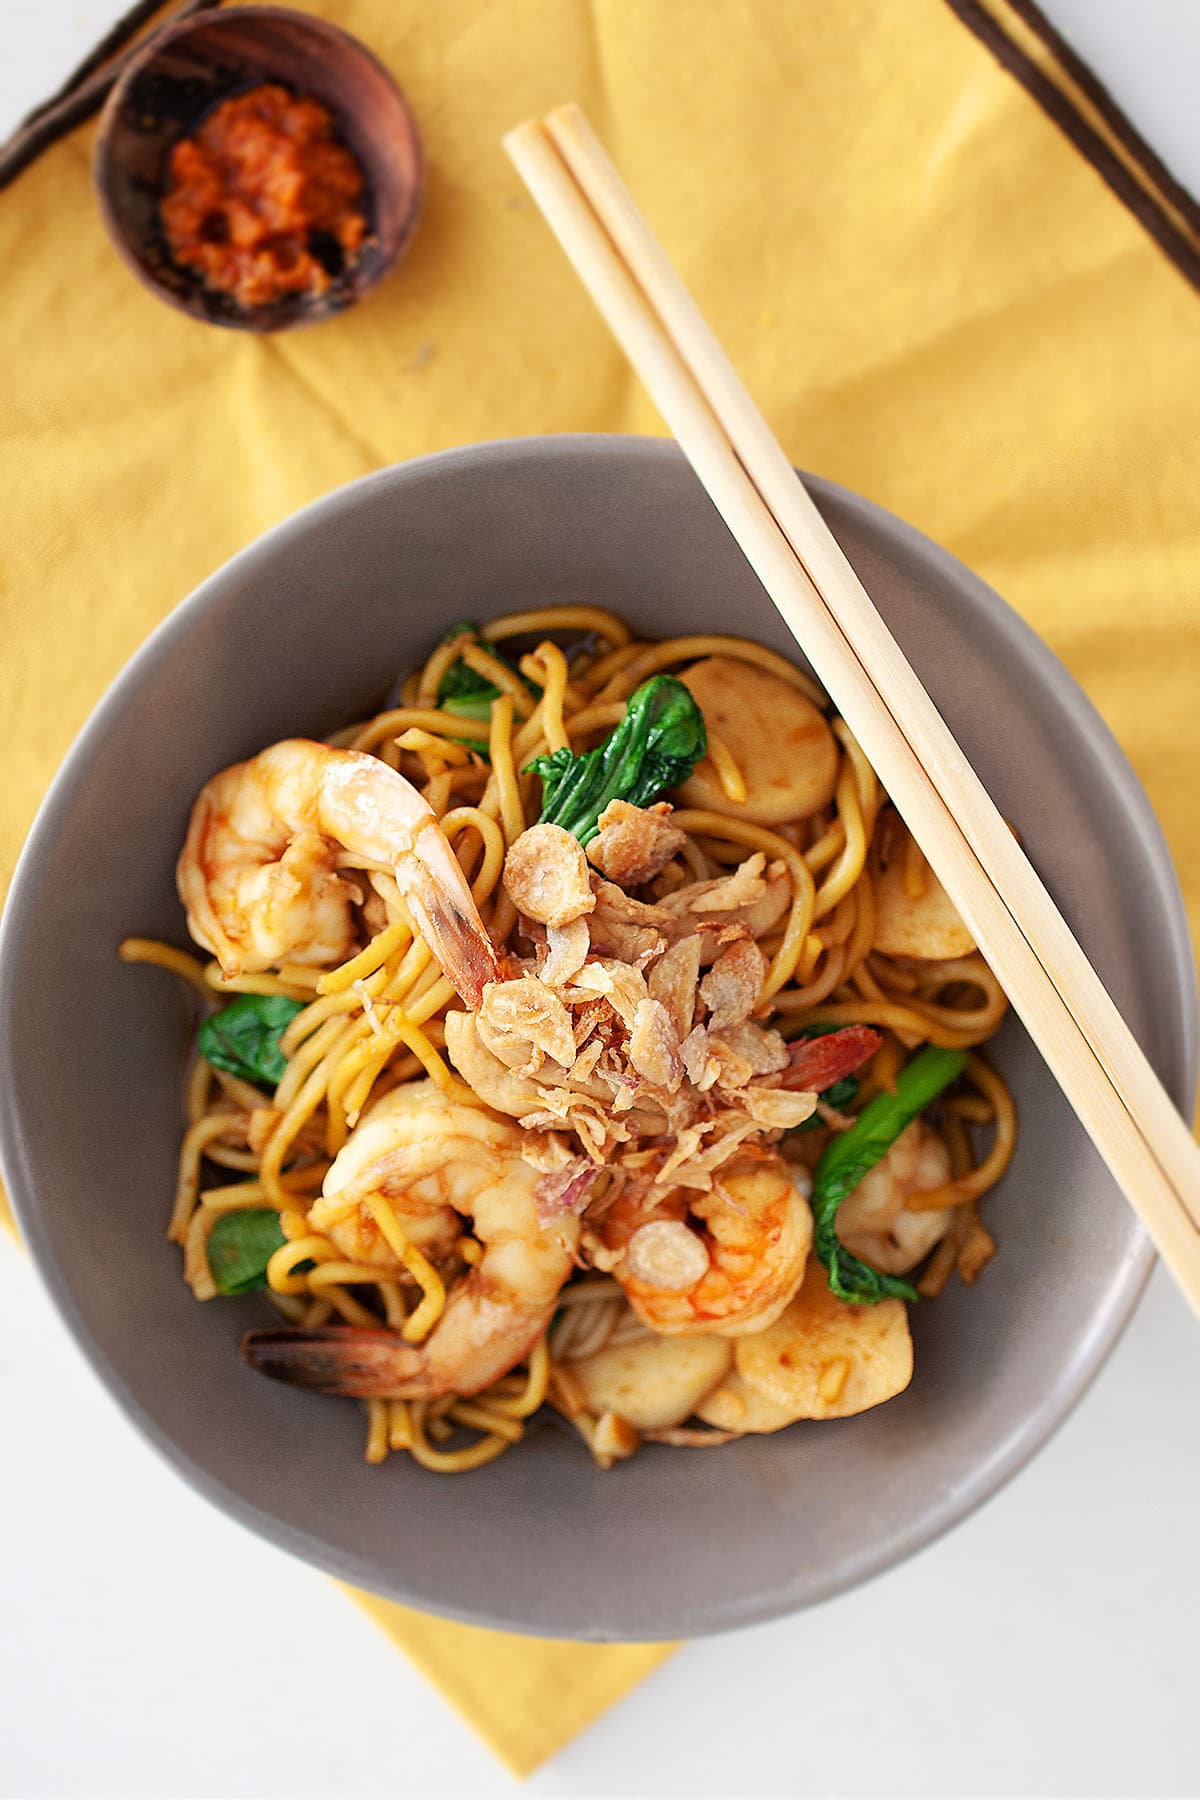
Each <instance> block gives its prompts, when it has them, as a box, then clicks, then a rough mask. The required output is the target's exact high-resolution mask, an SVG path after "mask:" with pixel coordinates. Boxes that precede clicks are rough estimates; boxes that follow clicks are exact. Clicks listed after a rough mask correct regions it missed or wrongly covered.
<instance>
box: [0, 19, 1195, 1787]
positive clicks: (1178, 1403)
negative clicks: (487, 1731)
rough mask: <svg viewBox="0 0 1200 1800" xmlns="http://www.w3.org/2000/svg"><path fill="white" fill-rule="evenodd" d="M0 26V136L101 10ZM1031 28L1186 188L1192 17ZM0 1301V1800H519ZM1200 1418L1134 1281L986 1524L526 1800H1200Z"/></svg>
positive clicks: (350, 1625)
mask: <svg viewBox="0 0 1200 1800" xmlns="http://www.w3.org/2000/svg"><path fill="white" fill-rule="evenodd" d="M657 3H660V4H665V3H666V0H657ZM760 3H766V0H760ZM878 3H879V4H890V5H900V4H910V0H878ZM6 6H7V7H9V8H12V10H13V13H14V15H15V14H16V13H17V12H18V10H19V12H20V15H21V21H22V22H21V23H20V25H19V26H18V27H17V33H16V44H15V47H14V45H13V40H12V36H11V32H10V33H9V34H6V36H7V42H6V58H5V60H4V61H3V62H0V131H3V130H5V129H7V128H8V126H9V125H10V124H11V123H12V122H13V121H14V120H15V119H16V118H17V117H18V116H19V115H20V114H21V113H22V112H23V111H24V110H25V109H26V108H27V107H28V106H30V105H32V104H33V103H34V102H35V101H36V100H37V99H39V98H41V97H42V96H43V95H44V94H45V93H46V92H47V91H48V90H49V88H50V87H51V86H52V85H53V84H54V82H55V81H56V80H57V79H59V78H61V75H62V74H63V73H65V71H66V69H67V68H68V67H69V66H70V65H71V64H72V63H73V62H74V61H75V60H77V58H78V57H79V55H81V54H82V52H83V51H84V50H85V49H86V48H87V47H88V45H89V44H90V43H91V42H92V41H93V40H94V38H95V37H96V35H97V32H98V30H99V29H101V28H102V27H103V25H104V23H105V22H106V20H107V18H108V17H109V16H110V14H111V13H112V12H113V11H114V10H115V8H114V7H113V5H112V0H38V4H37V6H36V8H34V7H27V6H25V5H23V4H19V0H6ZM1048 10H1049V11H1050V13H1051V14H1052V16H1053V17H1054V18H1055V19H1056V20H1057V21H1059V23H1060V24H1061V25H1062V26H1063V28H1064V29H1065V30H1066V31H1068V32H1069V33H1070V35H1071V36H1072V37H1073V38H1074V39H1075V41H1076V42H1077V44H1078V45H1079V47H1080V48H1081V49H1082V50H1083V52H1084V54H1085V55H1087V56H1088V57H1089V58H1090V59H1091V60H1092V62H1093V64H1094V66H1095V67H1096V68H1097V69H1098V70H1099V72H1100V73H1101V75H1102V76H1103V77H1104V78H1105V79H1106V80H1107V81H1108V82H1109V84H1110V85H1111V86H1112V88H1113V89H1114V91H1115V92H1116V93H1117V95H1118V97H1119V98H1120V99H1121V101H1122V102H1123V103H1124V104H1125V105H1126V107H1127V108H1128V109H1129V110H1130V112H1131V113H1132V114H1133V116H1134V118H1135V120H1136V121H1137V123H1138V124H1139V125H1140V127H1141V128H1142V129H1143V131H1145V132H1146V134H1147V135H1148V136H1149V137H1150V139H1151V141H1152V142H1153V143H1154V144H1155V145H1156V146H1157V147H1158V148H1159V149H1160V151H1161V152H1162V153H1163V154H1164V156H1165V157H1166V158H1167V159H1168V161H1169V162H1170V163H1171V164H1172V166H1173V167H1174V168H1175V169H1176V171H1177V172H1178V173H1179V174H1180V175H1181V176H1182V177H1183V178H1184V179H1186V180H1187V181H1189V182H1190V183H1191V184H1192V185H1193V187H1200V137H1198V136H1197V133H1196V130H1195V100H1194V96H1195V92H1196V87H1197V74H1198V73H1200V4H1198V3H1197V0H1136V3H1135V0H1053V3H1052V4H1050V6H1049V8H1048ZM6 23H11V21H9V20H7V19H6ZM2 204H3V199H2V197H0V205H2ZM0 330H2V327H0ZM0 1292H2V1293H3V1295H4V1306H3V1308H0V1410H2V1416H3V1419H4V1431H3V1437H2V1438H0V1444H2V1446H3V1449H2V1460H0V1526H2V1527H3V1542H4V1545H5V1548H6V1555H5V1559H4V1563H3V1567H2V1571H0V1618H2V1619H3V1629H2V1630H0V1793H2V1794H4V1795H10V1796H13V1795H30V1796H35V1795H36V1796H43V1795H46V1796H49V1795H89V1796H90V1795H95V1796H110V1795H111V1796H130V1797H133V1796H141V1795H147V1796H150V1795H159V1796H171V1797H174V1796H181V1797H182V1796H195V1795H214V1796H222V1797H225V1796H238V1795H246V1796H255V1797H262V1800H268V1797H274V1796H285V1795H295V1796H300V1795H305V1796H307V1795H313V1796H348V1795H357V1794H361V1795H386V1794H393V1793H401V1794H410V1795H423V1794H429V1795H447V1796H449V1795H472V1796H475V1795H479V1796H483V1795H503V1794H508V1793H511V1792H514V1791H515V1790H516V1788H517V1786H518V1784H517V1783H516V1782H514V1781H513V1780H512V1779H511V1778H510V1777H509V1776H508V1775H507V1774H506V1773H505V1772H504V1770H503V1769H502V1768H501V1767H500V1765H499V1764H498V1763H497V1762H496V1760H495V1759H494V1757H493V1756H492V1755H491V1753H490V1752H489V1751H488V1750H487V1749H486V1748H485V1747H484V1746H483V1745H482V1744H481V1743H479V1742H478V1741H477V1740H476V1739H475V1737H474V1736H473V1735H472V1733H471V1732H470V1731H469V1730H468V1729H467V1728H466V1727H465V1726H464V1725H463V1724H462V1723H461V1722H460V1721H459V1720H458V1719H457V1717H456V1716H455V1715H454V1714H453V1713H452V1712H451V1711H450V1709H449V1708H448V1707H447V1706H445V1705H444V1704H443V1702H442V1701H441V1700H440V1699H439V1698H438V1697H437V1695H436V1694H434V1693H433V1692H432V1691H431V1690H430V1689H429V1688H428V1686H427V1685H426V1683H425V1682H424V1681H423V1680H422V1678H421V1677H420V1676H419V1675H417V1674H416V1673H415V1672H414V1671H413V1670H412V1669H411V1668H410V1667H409V1666H408V1664H407V1663H406V1662H405V1660H404V1658H403V1657H402V1656H401V1655H400V1654H399V1653H398V1652H396V1651H395V1650H394V1649H393V1648H392V1647H391V1646H390V1645H389V1644H388V1643H387V1642H386V1641H385V1640H384V1639H383V1638H382V1637H381V1636H380V1635H379V1634H378V1633H377V1631H376V1630H375V1628H374V1627H373V1626H372V1625H370V1624H369V1623H368V1622H367V1620H366V1619H365V1618H363V1617H361V1616H360V1615H359V1614H358V1612H357V1610H356V1609H355V1608H354V1607H353V1606H352V1605H351V1604H350V1603H349V1602H348V1601H347V1600H346V1599H345V1598H344V1597H343V1596H342V1595H341V1593H340V1592H339V1591H338V1590H337V1589H336V1588H335V1587H334V1586H333V1585H332V1584H331V1583H329V1582H327V1581H326V1580H325V1579H324V1578H323V1577H321V1576H320V1575H317V1574H315V1573H313V1572H312V1571H311V1570H309V1569H307V1568H305V1567H304V1566H302V1565H301V1564H299V1563H296V1562H293V1561H292V1560H291V1559H289V1558H288V1557H286V1556H284V1555H282V1554H281V1553H279V1552H277V1551H275V1550H272V1549H270V1548H268V1547H267V1546H266V1545H265V1544H262V1543H260V1542H259V1541H258V1540H257V1539H256V1538H253V1537H251V1536H250V1535H249V1534H248V1533H246V1532H244V1531H243V1530H242V1529H241V1528H240V1527H238V1526H235V1525H233V1524H231V1523H230V1522H229V1521H227V1520H226V1519H225V1518H224V1517H223V1516H222V1515H220V1514H219V1513H216V1512H214V1511H213V1510H212V1509H210V1508H209V1507H208V1506H207V1505H206V1504H204V1503H202V1502H201V1501H200V1500H198V1499H197V1498H195V1497H194V1496H193V1495H192V1494H191V1492H190V1491H189V1490H188V1489H186V1488H185V1487H183V1486H182V1485H181V1484H180V1483H179V1482H178V1481H177V1479H176V1478H175V1477H174V1476H173V1475H172V1474H170V1473H169V1472H168V1471H167V1469H166V1468H165V1467H163V1466H162V1465H160V1463H159V1462H158V1460H157V1458H156V1457H155V1456H154V1455H153V1454H152V1453H151V1452H150V1451H149V1450H148V1449H147V1448H146V1447H145V1446H144V1445H143V1444H142V1442H141V1440H140V1439H139V1438H138V1437H137V1436H136V1435H135V1434H134V1432H133V1431H132V1429H131V1428H130V1427H129V1426H128V1425H127V1424H126V1423H125V1421H124V1419H123V1418H122V1417H121V1416H120V1414H119V1413H118V1412H117V1410H116V1408H115V1406H114V1405H113V1403H112V1402H111V1401H110V1400H109V1398H108V1397H107V1395H106V1394H105V1393H104V1392H103V1391H102V1390H101V1388H100V1386H99V1384H98V1383H97V1381H96V1379H95V1377H94V1376H93V1375H92V1374H91V1373H90V1371H89V1370H88V1369H87V1368H86V1366H85V1365H84V1363H83V1362H82V1359H81V1358H80V1356H79V1354H78V1352H77V1351H76V1350H75V1349H74V1347H73V1345H72V1344H71V1343H70V1342H69V1341H68V1339H67V1337H66V1335H65V1333H64V1331H63V1329H62V1328H61V1327H60V1325H59V1324H58V1321H57V1318H56V1317H55V1315H54V1313H53V1312H52V1310H51V1308H50V1306H49V1303H48V1302H47V1300H46V1298H45V1297H44V1295H43V1294H42V1292H41V1290H40V1287H39V1286H38V1284H37V1282H36V1280H35V1279H34V1277H33V1276H32V1274H31V1272H30V1270H29V1269H28V1267H27V1266H26V1265H25V1263H24V1259H23V1258H21V1257H20V1256H19V1254H18V1253H17V1252H16V1250H15V1249H13V1247H12V1246H11V1245H10V1244H9V1243H8V1242H7V1241H6V1240H0ZM1198 1395H1200V1334H1198V1333H1197V1332H1196V1330H1195V1327H1194V1325H1193V1324H1192V1323H1191V1321H1190V1319H1189V1318H1188V1317H1187V1315H1186V1312H1185V1309H1184V1307H1183V1305H1182V1303H1181V1302H1180V1301H1179V1300H1178V1299H1177V1298H1176V1296H1175V1295H1174V1293H1173V1292H1172V1290H1171V1289H1170V1287H1169V1285H1168V1283H1167V1282H1166V1280H1165V1279H1164V1278H1163V1277H1162V1276H1161V1275H1156V1276H1155V1278H1154V1280H1153V1282H1152V1284H1151V1288H1150V1291H1149V1293H1148V1295H1147V1297H1146V1300H1145V1302H1144V1303H1143V1305H1142V1308H1141V1310H1140V1312H1139V1314H1138V1316H1137V1318H1136V1320H1135V1322H1134V1324H1133V1326H1132V1327H1131V1329H1130V1331H1129V1333H1128V1335H1127V1337H1126V1338H1125V1340H1124V1342H1123V1343H1122V1345H1121V1346H1120V1348H1119V1350H1118V1351H1117V1353H1116V1355H1115V1356H1114V1357H1113V1359H1112V1361H1111V1362H1110V1364H1109V1365H1108V1367H1107V1369H1106V1370H1105V1371H1104V1373H1103V1375H1102V1376H1101V1378H1100V1380H1099V1382H1098V1383H1097V1384H1096V1386H1095V1387H1094V1388H1093V1390H1092V1392H1091V1393H1090V1394H1089V1395H1088V1397H1087V1399H1086V1400H1085V1401H1084V1403H1083V1404H1082V1405H1081V1406H1080V1408H1079V1409H1078V1411H1077V1412H1076V1413H1075V1415H1074V1417H1073V1418H1072V1419H1071V1420H1070V1421H1069V1422H1068V1424H1067V1425H1066V1427H1065V1428H1064V1429H1063V1430H1062V1431H1061V1432H1060V1433H1059V1435H1058V1437H1057V1438H1056V1439H1055V1440H1054V1442H1053V1443H1052V1444H1051V1445H1050V1447H1049V1448H1048V1449H1047V1450H1046V1451H1045V1452H1044V1453H1043V1454H1042V1455H1041V1456H1040V1457H1039V1458H1038V1459H1037V1461H1036V1462H1035V1463H1034V1465H1033V1466H1032V1467H1031V1468H1030V1469H1029V1470H1027V1471H1026V1472H1025V1473H1024V1474H1023V1475H1022V1476H1021V1477H1019V1478H1018V1479H1017V1481H1015V1482H1014V1483H1013V1484H1012V1485H1011V1486H1010V1487H1009V1488H1008V1489H1007V1490H1006V1491H1005V1492H1004V1493H1003V1494H1002V1495H1000V1496H999V1497H998V1498H997V1499H996V1500H995V1501H993V1502H992V1503H991V1505H989V1506H988V1507H987V1508H985V1509H984V1511H983V1512H982V1513H980V1514H978V1515H976V1516H975V1517H974V1518H973V1519H971V1520H970V1521H968V1523H967V1524H966V1525H964V1526H962V1527H961V1528H960V1529H959V1530H958V1531H956V1532H955V1533H953V1534H952V1535H951V1536H950V1537H949V1538H948V1539H946V1540H945V1541H943V1542H942V1543H941V1544H938V1545H935V1546H934V1547H933V1548H932V1549H931V1550H928V1551H926V1552H925V1553H924V1554H923V1555H921V1556H920V1557H918V1558H916V1559H915V1560H914V1561H913V1562H911V1563H909V1564H908V1565H906V1566H905V1567H903V1568H901V1569H898V1570H895V1571H893V1572H892V1573H891V1574H890V1575H888V1576H886V1577H885V1578H884V1579H882V1580H880V1581H877V1582H875V1583H873V1584H872V1585H870V1586H869V1587H867V1588H866V1589H863V1590H861V1591H860V1592H858V1593H855V1594H852V1595H849V1596H848V1597H846V1598H844V1599H842V1600H839V1601H836V1602H834V1603H832V1604H830V1605H828V1606H825V1607H822V1608H820V1609H819V1610H817V1611H815V1612H811V1613H808V1614H806V1615H802V1616H800V1617H798V1618H794V1619H791V1620H787V1621H784V1622H782V1623H778V1624H774V1625H770V1626H764V1627H760V1628H757V1629H755V1630H750V1631H744V1632H740V1633H738V1634H736V1635H733V1636H730V1637H725V1638H720V1639H710V1640H708V1641H706V1642H701V1643H696V1644H692V1645H689V1646H688V1647H687V1648H686V1649H685V1650H683V1651H682V1652H681V1653H680V1654H679V1655H678V1656H676V1657H675V1658H673V1659H672V1660H671V1661H670V1662H669V1663H668V1664H667V1665H666V1666H665V1667H664V1668H663V1669H661V1670H660V1671H659V1672H658V1673H657V1674H656V1675H654V1676H653V1677H652V1678H651V1679H650V1680H648V1681H647V1682H645V1683H644V1684H643V1685H642V1686H641V1687H640V1688H639V1689H638V1690H637V1692H635V1693H634V1694H633V1695H631V1696H630V1697H629V1698H628V1699H627V1700H626V1701H624V1702H623V1703H622V1705H620V1706H619V1707H618V1708H616V1709H615V1711H613V1712H611V1713H610V1714H609V1715H608V1716H607V1717H606V1718H604V1719H602V1720H601V1721H600V1722H599V1723H598V1724H597V1725H596V1726H595V1727H594V1728H593V1729H592V1730H590V1731H589V1732H587V1733H585V1734H584V1735H583V1736H582V1737H581V1738H579V1739H577V1740H576V1741H575V1743H573V1744H572V1745H571V1746H570V1747H569V1748H568V1749H567V1750H565V1751H564V1752H563V1753H562V1754H561V1755H560V1756H558V1757H557V1758H555V1759H554V1761H553V1762H552V1763H550V1764H549V1765H547V1766H546V1767H545V1768H544V1769H542V1770H541V1772H540V1773H539V1774H538V1775H536V1776H535V1777H534V1778H533V1779H532V1781H531V1782H530V1783H529V1784H528V1789H527V1791H528V1792H529V1793H531V1794H533V1795H556V1796H568V1795H570V1796H573V1795H579V1796H585V1795H607V1794H653V1795H662V1796H667V1795H696V1796H708V1795H727V1794H728V1795H733V1794H739V1795H741V1794H744V1795H757V1796H765V1795H776V1794H785V1795H797V1796H800V1795H803V1796H809V1795H823V1794H836V1795H845V1796H852V1795H873V1794H876V1795H882V1794H891V1795H930V1796H933V1795H939V1796H940V1795H947V1796H949V1795H972V1796H985V1795H995V1794H1014V1795H1022V1796H1041V1795H1056V1794H1061V1795H1110V1794H1111V1795H1136V1796H1152V1795H1187V1794H1195V1793H1197V1792H1200V1711H1198V1709H1197V1705H1196V1688H1195V1679H1194V1667H1195V1651H1194V1626H1195V1620H1196V1617H1197V1612H1198V1603H1200V1555H1198V1553H1197V1550H1196V1542H1197V1538H1196V1529H1195V1521H1196V1518H1197V1517H1198V1516H1200V1440H1198V1437H1197V1433H1196V1418H1197V1396H1198ZM698 1579H702V1573H701V1574H699V1575H698ZM298 1696H299V1697H302V1699H303V1702H304V1711H303V1713H302V1714H301V1715H300V1716H301V1717H302V1718H305V1719H309V1720H311V1721H312V1722H313V1728H312V1729H307V1728H305V1726H303V1725H301V1726H300V1727H299V1728H298V1727H297V1725H296V1719H297V1716H298V1715H297V1710H296V1700H297V1697H298Z"/></svg>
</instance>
